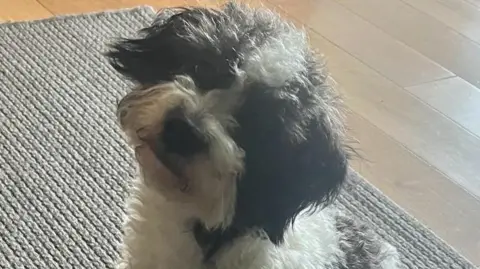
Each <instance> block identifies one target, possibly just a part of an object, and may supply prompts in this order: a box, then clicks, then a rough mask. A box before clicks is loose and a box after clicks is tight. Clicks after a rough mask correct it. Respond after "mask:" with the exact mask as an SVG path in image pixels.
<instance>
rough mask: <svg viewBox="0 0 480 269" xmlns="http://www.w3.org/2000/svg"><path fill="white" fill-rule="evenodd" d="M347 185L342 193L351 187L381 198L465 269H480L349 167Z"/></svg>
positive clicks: (387, 205) (377, 198)
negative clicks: (462, 263) (458, 259)
mask: <svg viewBox="0 0 480 269" xmlns="http://www.w3.org/2000/svg"><path fill="white" fill-rule="evenodd" d="M349 183H350V184H347V187H346V188H345V189H344V190H343V191H347V192H348V187H353V188H355V187H360V188H362V189H364V190H365V191H367V192H370V193H371V195H372V197H374V198H375V199H376V200H380V198H379V197H377V195H380V196H381V198H382V199H383V200H384V201H385V202H386V204H384V206H386V207H390V208H395V209H397V210H396V212H397V214H398V215H399V217H401V218H403V219H404V220H403V221H407V222H408V223H409V225H410V226H412V228H414V229H415V230H417V233H419V234H421V235H422V236H423V237H424V238H425V239H427V240H435V241H437V242H438V243H440V244H442V247H443V248H444V249H445V250H447V249H448V250H450V252H451V253H454V254H455V255H456V256H457V257H458V258H460V259H463V261H464V262H465V263H468V264H466V265H467V266H469V267H468V268H465V269H469V268H470V269H480V267H479V266H477V265H476V264H475V263H473V262H472V261H471V260H470V259H469V258H467V257H466V256H465V255H464V254H463V253H461V252H460V251H459V250H457V249H456V248H454V247H453V246H452V245H451V244H449V243H448V242H447V241H446V240H445V239H443V238H442V237H440V236H439V235H438V234H437V233H436V232H435V231H433V230H432V229H431V228H430V227H428V226H427V225H426V224H425V223H424V222H422V221H420V220H419V219H417V218H416V217H415V216H414V215H413V214H412V213H410V212H408V211H407V210H406V209H405V208H404V207H402V206H400V205H399V204H398V203H396V202H395V201H394V200H393V199H392V198H391V197H389V196H388V195H386V194H385V193H383V192H382V191H381V190H380V189H379V188H378V187H377V186H375V185H373V184H372V183H370V182H369V181H368V180H367V178H366V177H364V176H363V175H362V174H361V173H360V172H358V171H357V170H355V169H353V167H349ZM352 183H358V184H359V185H357V186H354V185H352ZM349 185H350V186H349ZM398 209H399V210H398ZM413 225H415V226H413Z"/></svg>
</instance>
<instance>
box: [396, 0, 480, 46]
mask: <svg viewBox="0 0 480 269" xmlns="http://www.w3.org/2000/svg"><path fill="white" fill-rule="evenodd" d="M402 1H403V2H405V3H407V4H409V5H411V6H412V7H414V8H416V9H418V10H420V11H422V12H424V13H426V14H428V15H430V16H432V17H433V18H436V19H437V20H438V21H439V22H442V23H444V24H445V25H447V26H449V27H451V28H452V29H454V30H456V31H457V32H459V33H461V34H463V35H464V36H466V37H468V38H470V39H471V40H474V41H476V42H477V43H479V42H480V9H479V8H478V7H476V6H474V5H472V4H470V3H468V2H464V1H458V0H402Z"/></svg>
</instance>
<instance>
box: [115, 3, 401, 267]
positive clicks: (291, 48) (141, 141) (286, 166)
mask: <svg viewBox="0 0 480 269" xmlns="http://www.w3.org/2000/svg"><path fill="white" fill-rule="evenodd" d="M107 57H108V59H109V60H110V62H111V64H112V66H113V67H114V68H115V69H116V70H117V71H118V72H120V73H122V74H123V75H124V76H125V77H127V78H129V79H130V80H132V81H134V82H135V83H136V84H137V85H138V86H137V88H135V89H134V90H133V91H131V92H130V93H129V94H127V96H125V97H124V98H123V99H122V101H121V102H120V103H119V105H118V118H119V122H120V125H121V127H122V129H123V130H124V132H125V133H126V135H127V137H128V139H129V140H130V144H131V145H132V147H133V148H134V149H135V152H136V156H137V161H138V163H139V168H140V174H141V176H140V177H139V178H138V180H137V182H136V184H135V186H136V187H135V189H134V191H133V194H132V195H131V200H130V203H129V210H130V211H129V215H128V219H127V222H126V224H125V239H124V247H123V251H124V252H123V256H122V260H121V261H120V263H119V268H131V269H140V268H176V269H182V268H185V269H187V268H188V269H190V268H218V269H235V268H238V269H247V268H251V269H254V268H255V269H257V268H265V269H267V268H285V269H286V268H332V269H333V268H339V269H340V268H342V269H343V268H348V269H356V268H360V267H361V268H366V269H370V268H371V269H373V268H388V269H393V268H396V265H395V262H389V263H384V262H382V261H383V260H387V259H390V258H391V257H395V253H394V250H392V249H391V248H388V247H384V245H383V244H379V245H378V247H379V248H380V249H382V251H380V250H378V249H376V247H377V245H374V244H369V243H368V244H363V243H362V244H363V245H364V246H366V248H365V251H352V250H351V247H350V246H354V245H355V244H354V243H355V242H357V241H356V240H364V242H366V241H365V240H367V239H368V238H367V239H362V237H361V236H359V234H360V232H359V231H360V228H355V227H356V226H353V225H348V226H345V225H344V224H345V223H346V222H345V221H340V220H343V219H339V218H338V212H336V211H335V210H334V209H329V208H326V209H324V208H325V207H326V206H327V205H329V203H330V202H331V201H332V200H333V199H334V198H335V196H336V194H337V193H338V191H340V189H341V186H342V185H343V182H344V181H345V178H346V175H347V167H348V161H347V158H348V154H347V150H346V146H345V135H344V127H343V118H342V113H341V111H340V102H339V100H340V99H339V98H337V95H336V92H335V90H334V85H333V84H332V80H331V79H330V77H329V76H328V74H327V73H326V71H325V70H324V67H323V65H321V64H319V63H318V61H317V57H316V55H315V54H314V53H313V51H312V50H311V49H310V48H309V46H308V40H307V37H306V34H305V32H304V31H301V30H299V29H297V28H295V27H294V26H293V25H292V24H291V23H288V22H286V21H284V20H283V19H282V18H281V17H280V16H279V15H277V14H276V13H274V12H272V11H270V10H267V9H251V8H249V7H247V6H244V5H240V4H237V3H228V4H226V5H225V6H223V7H222V8H221V9H219V10H215V9H206V8H177V9H166V10H162V11H160V12H159V14H158V16H157V18H156V19H155V20H154V22H153V24H152V25H151V26H149V27H147V28H145V29H143V30H141V31H140V36H139V37H138V38H136V39H121V40H119V41H118V42H116V43H114V44H113V45H112V46H111V50H110V51H109V52H108V53H107ZM322 209H323V210H322ZM350 226H351V227H352V228H350ZM355 229H356V230H355ZM361 229H363V227H362V228H361ZM369 238H370V237H369ZM372 240H373V239H372ZM370 245H371V246H372V248H375V249H373V250H372V249H371V248H370ZM385 246H387V245H385ZM383 249H387V250H388V251H387V250H385V251H383ZM377 250H378V251H377ZM357 258H358V262H355V259H357ZM373 259H376V261H375V262H373V261H372V262H370V261H371V260H373ZM352 260H353V262H352ZM393 260H394V261H395V259H393ZM357 264H360V265H359V266H360V267H359V266H357ZM362 266H363V267H362Z"/></svg>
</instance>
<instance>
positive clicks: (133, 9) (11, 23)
mask: <svg viewBox="0 0 480 269" xmlns="http://www.w3.org/2000/svg"><path fill="white" fill-rule="evenodd" d="M124 12H145V13H149V14H150V15H154V14H156V13H157V10H156V9H155V8H154V7H153V6H150V5H138V6H133V7H127V8H118V9H104V10H98V11H91V12H85V13H66V14H62V15H52V16H50V17H47V18H40V19H33V20H6V21H2V22H0V27H1V26H15V25H21V24H39V23H46V22H50V21H58V20H60V21H63V20H69V19H73V18H84V17H95V16H102V15H111V14H117V13H124Z"/></svg>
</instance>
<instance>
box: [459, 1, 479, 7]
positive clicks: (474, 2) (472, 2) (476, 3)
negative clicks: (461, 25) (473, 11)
mask: <svg viewBox="0 0 480 269" xmlns="http://www.w3.org/2000/svg"><path fill="white" fill-rule="evenodd" d="M460 1H461V0H460ZM465 2H468V3H470V4H472V5H474V6H476V7H477V8H480V0H465Z"/></svg>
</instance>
